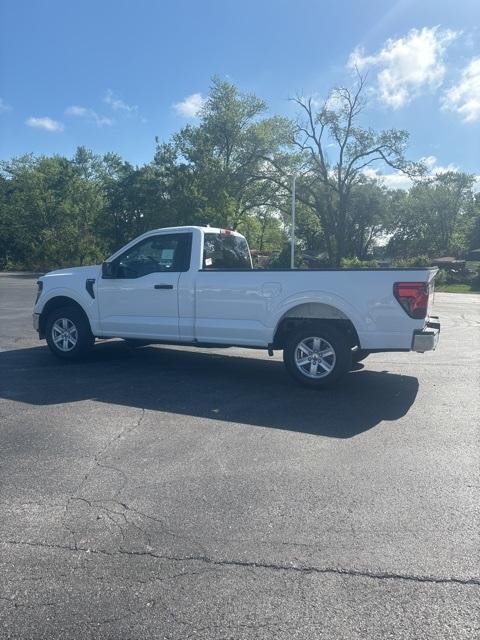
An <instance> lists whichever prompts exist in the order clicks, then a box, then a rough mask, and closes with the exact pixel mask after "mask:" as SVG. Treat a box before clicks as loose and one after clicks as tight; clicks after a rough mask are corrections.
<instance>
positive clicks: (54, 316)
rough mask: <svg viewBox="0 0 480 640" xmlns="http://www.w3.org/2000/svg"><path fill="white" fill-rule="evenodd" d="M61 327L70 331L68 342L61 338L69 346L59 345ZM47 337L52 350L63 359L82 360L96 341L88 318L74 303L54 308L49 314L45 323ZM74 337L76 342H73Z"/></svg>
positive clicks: (61, 341)
mask: <svg viewBox="0 0 480 640" xmlns="http://www.w3.org/2000/svg"><path fill="white" fill-rule="evenodd" d="M63 321H66V322H65V323H64V322H63ZM57 322H58V324H56V323H57ZM72 327H73V329H72ZM61 329H63V330H64V331H68V332H70V337H68V338H66V342H64V341H63V340H60V343H62V344H66V347H67V348H63V347H59V346H58V344H59V335H61V334H59V330H61ZM45 337H46V339H47V344H48V346H49V347H50V351H51V352H52V353H53V354H54V355H55V356H57V358H61V359H62V360H80V359H81V358H83V357H85V356H86V355H87V353H88V352H89V351H90V349H91V348H92V347H93V344H94V342H95V338H94V336H93V335H92V332H91V329H90V324H89V322H88V320H87V318H86V317H85V315H84V313H83V312H82V311H80V309H77V308H76V307H74V306H73V305H71V306H66V307H60V308H58V309H54V310H53V311H52V312H51V313H50V314H49V315H48V317H47V321H46V323H45ZM74 338H75V344H73V341H74Z"/></svg>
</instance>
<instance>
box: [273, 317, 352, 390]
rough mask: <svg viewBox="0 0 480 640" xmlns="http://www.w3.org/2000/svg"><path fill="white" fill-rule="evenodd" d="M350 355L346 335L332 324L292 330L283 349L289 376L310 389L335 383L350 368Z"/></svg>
mask: <svg viewBox="0 0 480 640" xmlns="http://www.w3.org/2000/svg"><path fill="white" fill-rule="evenodd" d="M351 358H352V354H351V351H350V346H349V343H348V341H347V338H346V336H345V335H344V334H343V333H342V332H341V331H339V330H338V329H336V328H335V327H333V326H329V325H326V324H325V325H322V324H320V323H318V324H314V325H312V326H309V327H305V328H302V329H298V330H297V331H295V332H293V333H292V334H291V335H290V336H289V337H288V339H287V342H286V344H285V348H284V350H283V361H284V363H285V366H286V368H287V371H288V372H289V373H290V375H291V376H293V377H294V378H295V379H296V380H297V381H298V382H300V383H301V384H303V385H305V386H308V387H314V388H321V387H328V386H330V385H332V384H334V383H335V382H337V380H338V379H339V378H340V377H341V376H342V375H344V374H345V373H346V372H347V371H348V370H349V369H350V366H351V362H352V360H351Z"/></svg>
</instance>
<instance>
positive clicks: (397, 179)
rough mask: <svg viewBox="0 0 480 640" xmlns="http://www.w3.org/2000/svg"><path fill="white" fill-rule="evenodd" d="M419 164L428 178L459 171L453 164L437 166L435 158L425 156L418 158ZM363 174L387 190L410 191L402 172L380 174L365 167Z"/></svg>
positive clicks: (408, 181)
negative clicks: (422, 165) (425, 170)
mask: <svg viewBox="0 0 480 640" xmlns="http://www.w3.org/2000/svg"><path fill="white" fill-rule="evenodd" d="M420 162H422V163H423V164H424V165H425V167H426V168H427V175H428V176H435V175H438V174H441V173H447V172H448V171H459V167H457V166H455V165H453V164H448V165H445V166H443V165H440V164H437V158H436V157H435V156H426V157H424V158H420ZM363 173H364V175H365V176H366V177H367V178H371V179H374V180H380V182H383V184H384V185H385V186H386V187H387V189H410V187H411V186H412V184H413V182H412V180H411V179H410V178H409V177H408V176H407V175H406V174H405V173H403V172H402V171H394V172H393V173H381V172H380V171H379V169H374V168H372V167H366V168H365V169H364V170H363Z"/></svg>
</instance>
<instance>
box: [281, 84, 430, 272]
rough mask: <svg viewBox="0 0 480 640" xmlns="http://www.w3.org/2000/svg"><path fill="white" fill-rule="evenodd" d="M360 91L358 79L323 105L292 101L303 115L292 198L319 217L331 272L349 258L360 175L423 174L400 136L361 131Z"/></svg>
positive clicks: (405, 137) (402, 134)
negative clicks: (379, 169) (384, 168)
mask: <svg viewBox="0 0 480 640" xmlns="http://www.w3.org/2000/svg"><path fill="white" fill-rule="evenodd" d="M364 90H365V78H363V77H361V76H358V82H357V84H356V86H355V87H354V88H353V89H350V88H347V87H340V88H337V89H334V90H333V91H332V92H331V94H330V96H329V98H328V99H327V100H326V101H325V102H324V103H323V104H318V103H317V102H316V101H315V100H314V99H313V98H296V99H295V100H294V101H295V103H296V104H297V105H298V106H299V107H300V110H301V113H303V117H301V118H300V119H299V121H298V124H297V127H296V131H295V144H296V145H297V147H298V149H299V150H300V153H301V157H302V161H303V171H302V176H301V178H300V179H299V181H298V198H299V199H300V200H302V201H303V202H304V203H305V204H307V205H308V206H310V207H311V208H312V210H313V211H314V212H315V213H316V215H317V216H318V217H319V219H320V222H321V225H322V229H323V234H324V238H325V244H326V248H327V251H328V255H329V257H330V260H331V262H332V264H335V265H337V266H339V265H340V263H341V260H342V258H343V257H345V256H346V255H347V254H348V253H349V238H351V237H352V236H353V235H354V233H353V229H352V225H353V226H354V225H357V224H361V223H360V222H358V223H357V221H356V218H355V209H354V208H353V207H352V199H353V198H354V192H355V189H356V187H358V186H360V185H362V184H364V182H365V170H366V169H367V168H368V167H370V166H372V165H375V164H378V163H381V164H384V165H388V166H390V167H393V168H395V169H397V170H401V171H404V172H406V173H409V174H410V175H415V174H418V173H421V172H422V170H423V167H422V166H421V165H418V164H415V163H412V162H408V161H407V160H406V158H405V150H406V146H407V142H408V133H407V132H406V131H400V130H396V129H389V130H386V131H380V132H376V131H374V130H373V129H371V128H365V127H362V126H361V124H360V118H361V115H362V112H363V111H364V108H365V106H366V100H365V96H364Z"/></svg>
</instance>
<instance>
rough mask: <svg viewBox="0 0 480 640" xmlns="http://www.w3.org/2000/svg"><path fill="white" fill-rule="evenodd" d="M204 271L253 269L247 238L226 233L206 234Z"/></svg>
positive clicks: (204, 241)
mask: <svg viewBox="0 0 480 640" xmlns="http://www.w3.org/2000/svg"><path fill="white" fill-rule="evenodd" d="M203 268H204V269H251V268H252V262H251V259H250V252H249V250H248V244H247V241H246V240H245V238H242V237H240V236H234V235H227V234H224V233H206V234H205V235H204V240H203Z"/></svg>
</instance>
